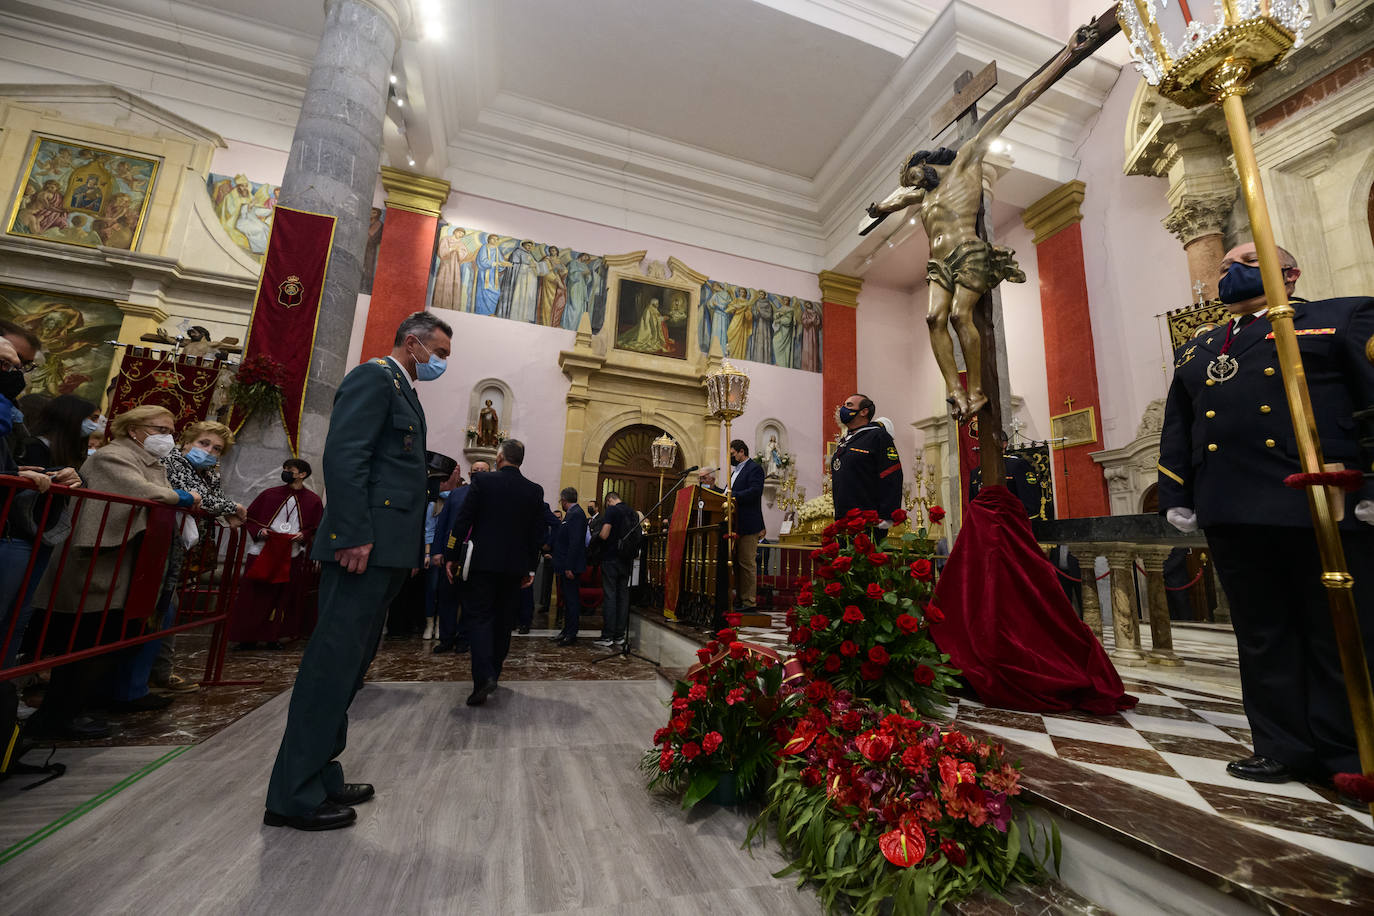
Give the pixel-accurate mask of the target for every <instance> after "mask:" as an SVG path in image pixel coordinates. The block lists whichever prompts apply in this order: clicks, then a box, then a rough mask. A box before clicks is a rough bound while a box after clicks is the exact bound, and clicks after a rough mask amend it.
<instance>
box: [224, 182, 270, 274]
mask: <svg viewBox="0 0 1374 916" xmlns="http://www.w3.org/2000/svg"><path fill="white" fill-rule="evenodd" d="M205 187H206V190H207V191H209V192H210V202H211V203H212V204H214V207H215V215H216V216H217V217H218V218H219V224H220V226H221V228H223V229H224V231H225V234H227V235H228V236H229V238H230V239H232V240H233V242H234V244H235V245H237V246H239V247H240V248H242V249H243V250H244V251H246V252H248V253H249V254H250V255H252V256H253V257H254V258H255V259H256V260H257V262H258V263H259V264H261V263H262V259H263V258H264V257H265V256H266V254H267V238H268V236H269V235H270V234H271V232H272V213H273V211H274V210H275V209H276V206H277V197H278V195H279V194H280V193H281V188H280V187H278V186H277V185H273V184H267V183H264V182H258V181H252V180H250V179H249V178H248V176H247V175H244V174H242V173H239V174H237V175H234V176H229V175H217V174H215V173H213V172H211V173H210V177H209V178H207V179H206V180H205Z"/></svg>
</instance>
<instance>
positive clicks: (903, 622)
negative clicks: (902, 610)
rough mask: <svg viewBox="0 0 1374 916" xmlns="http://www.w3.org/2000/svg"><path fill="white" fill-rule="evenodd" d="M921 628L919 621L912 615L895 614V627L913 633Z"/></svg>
mask: <svg viewBox="0 0 1374 916" xmlns="http://www.w3.org/2000/svg"><path fill="white" fill-rule="evenodd" d="M920 628H921V621H919V620H917V619H916V618H915V617H912V616H911V615H910V614H898V615H897V629H899V630H901V631H902V632H903V633H915V632H916V631H917V630H919V629H920Z"/></svg>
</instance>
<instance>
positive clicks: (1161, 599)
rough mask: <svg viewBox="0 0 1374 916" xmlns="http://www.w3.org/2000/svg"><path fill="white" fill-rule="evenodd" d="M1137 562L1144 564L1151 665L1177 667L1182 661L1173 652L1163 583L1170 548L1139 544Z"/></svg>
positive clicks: (1167, 603) (1166, 592) (1166, 595)
mask: <svg viewBox="0 0 1374 916" xmlns="http://www.w3.org/2000/svg"><path fill="white" fill-rule="evenodd" d="M1139 550H1140V563H1141V565H1142V566H1144V567H1145V582H1146V589H1147V592H1148V594H1149V600H1150V651H1149V652H1148V653H1147V654H1148V656H1149V659H1150V663H1151V664H1154V665H1165V666H1177V665H1182V664H1183V662H1182V661H1180V660H1179V658H1178V656H1177V655H1175V654H1174V631H1173V629H1172V624H1171V623H1170V621H1169V592H1168V590H1167V589H1166V588H1165V584H1164V561H1165V560H1167V559H1168V558H1169V554H1170V553H1171V552H1172V548H1170V547H1141V548H1139Z"/></svg>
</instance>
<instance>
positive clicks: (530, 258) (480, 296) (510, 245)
mask: <svg viewBox="0 0 1374 916" xmlns="http://www.w3.org/2000/svg"><path fill="white" fill-rule="evenodd" d="M430 278H431V280H430V282H431V291H430V307H431V308H437V309H452V310H453V311H457V312H471V313H473V314H476V315H491V316H494V317H497V318H508V319H511V320H513V321H521V322H525V323H528V324H538V325H542V326H544V327H549V328H563V329H565V330H569V331H575V330H577V324H578V322H579V321H581V320H582V316H583V315H584V314H590V315H591V322H592V331H593V332H596V331H598V330H600V328H601V325H602V323H603V322H604V321H605V314H606V262H605V260H604V259H602V258H600V257H598V256H596V255H592V254H587V253H585V252H581V251H573V250H572V249H568V248H560V247H558V246H557V245H549V244H546V243H544V242H535V241H531V240H529V239H518V238H515V237H513V236H507V235H500V234H498V233H494V232H483V231H481V230H480V229H464V228H462V227H459V226H451V225H449V224H447V223H444V224H441V225H440V227H439V234H438V240H437V244H436V246H435V252H434V260H433V266H432V267H431V270H430Z"/></svg>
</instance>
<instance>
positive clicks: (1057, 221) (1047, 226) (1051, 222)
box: [1021, 178, 1087, 245]
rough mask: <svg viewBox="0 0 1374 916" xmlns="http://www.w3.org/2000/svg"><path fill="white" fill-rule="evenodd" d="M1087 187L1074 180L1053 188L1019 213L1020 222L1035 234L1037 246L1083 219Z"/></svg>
mask: <svg viewBox="0 0 1374 916" xmlns="http://www.w3.org/2000/svg"><path fill="white" fill-rule="evenodd" d="M1086 190H1087V185H1085V184H1084V183H1083V182H1081V181H1079V180H1078V179H1077V178H1075V179H1074V180H1073V181H1069V182H1065V183H1064V184H1061V185H1060V186H1059V187H1057V188H1055V189H1054V190H1053V191H1051V192H1050V193H1048V194H1046V195H1045V196H1044V197H1042V198H1040V199H1039V200H1037V201H1036V202H1035V203H1033V204H1031V205H1030V206H1029V207H1027V208H1026V209H1024V210H1022V211H1021V222H1022V223H1024V224H1025V226H1026V228H1027V229H1029V230H1030V231H1031V232H1033V233H1035V238H1034V242H1035V244H1037V245H1039V244H1040V243H1041V242H1043V241H1045V239H1047V238H1049V237H1050V236H1052V235H1054V234H1055V233H1056V232H1058V231H1059V230H1061V229H1067V228H1068V227H1069V226H1072V225H1074V224H1075V223H1078V222H1081V221H1082V219H1083V194H1084V192H1086Z"/></svg>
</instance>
